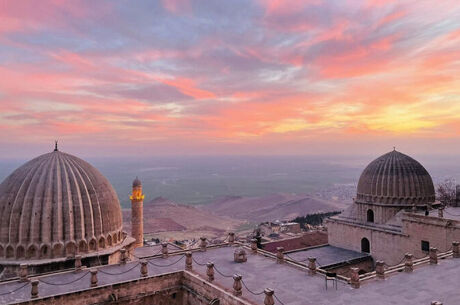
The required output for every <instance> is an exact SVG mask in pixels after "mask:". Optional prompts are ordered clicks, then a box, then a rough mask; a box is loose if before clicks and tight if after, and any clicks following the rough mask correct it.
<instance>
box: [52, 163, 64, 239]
mask: <svg viewBox="0 0 460 305" xmlns="http://www.w3.org/2000/svg"><path fill="white" fill-rule="evenodd" d="M54 162H55V167H54V177H53V178H54V179H53V192H52V194H53V195H52V196H53V202H52V210H53V212H52V215H53V217H52V221H51V232H52V241H53V242H60V241H62V240H64V236H65V232H64V231H65V229H64V226H63V215H62V210H63V205H62V203H63V202H64V201H63V197H62V188H63V184H62V178H61V177H62V172H61V162H60V161H59V157H58V155H57V154H56V155H55V156H54Z"/></svg>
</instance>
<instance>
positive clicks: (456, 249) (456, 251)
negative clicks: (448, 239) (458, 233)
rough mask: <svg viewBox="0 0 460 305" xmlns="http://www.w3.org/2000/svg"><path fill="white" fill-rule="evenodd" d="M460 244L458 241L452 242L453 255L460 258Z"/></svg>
mask: <svg viewBox="0 0 460 305" xmlns="http://www.w3.org/2000/svg"><path fill="white" fill-rule="evenodd" d="M459 244H460V243H459V242H458V241H453V242H452V256H453V257H454V258H459V257H460V249H459Z"/></svg>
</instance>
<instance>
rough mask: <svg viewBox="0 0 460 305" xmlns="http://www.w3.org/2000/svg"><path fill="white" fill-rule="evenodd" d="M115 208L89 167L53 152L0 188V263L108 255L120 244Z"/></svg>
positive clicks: (106, 184)
mask: <svg viewBox="0 0 460 305" xmlns="http://www.w3.org/2000/svg"><path fill="white" fill-rule="evenodd" d="M122 238H123V233H122V215H121V207H120V202H119V201H118V197H117V194H116V193H115V191H114V189H113V187H112V185H111V184H110V182H109V181H108V180H107V179H106V178H105V177H104V176H103V175H102V174H101V173H100V172H99V171H98V170H97V169H96V168H94V167H93V166H91V165H90V164H89V163H87V162H85V161H83V160H82V159H79V158H77V157H74V156H72V155H69V154H66V153H63V152H60V151H58V150H57V148H56V150H55V151H54V152H51V153H48V154H44V155H42V156H39V157H37V158H35V159H33V160H31V161H29V162H27V163H26V164H24V165H23V166H21V167H19V168H18V169H16V170H15V171H14V172H13V173H12V174H11V175H10V176H9V177H7V178H6V179H5V180H4V181H3V183H2V184H0V259H12V260H21V259H45V258H48V259H50V258H62V257H69V256H73V255H75V254H76V253H79V254H84V253H92V252H97V251H101V250H103V249H107V250H109V249H110V248H112V247H115V246H117V245H118V244H120V243H121V242H122Z"/></svg>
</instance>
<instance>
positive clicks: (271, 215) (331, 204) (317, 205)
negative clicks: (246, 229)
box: [202, 194, 348, 223]
mask: <svg viewBox="0 0 460 305" xmlns="http://www.w3.org/2000/svg"><path fill="white" fill-rule="evenodd" d="M347 206H348V205H347V204H346V203H343V202H340V201H330V200H324V199H318V198H314V197H310V196H306V195H292V194H273V195H269V196H262V197H239V196H229V197H224V198H222V199H219V200H217V201H215V202H213V203H211V204H207V205H204V206H202V209H203V210H205V211H212V212H213V213H215V214H217V215H220V216H226V217H230V218H234V219H241V220H247V221H249V222H252V223H258V222H264V221H275V220H292V219H294V218H296V217H297V216H305V215H307V214H313V213H318V212H332V211H341V210H343V209H344V208H346V207H347Z"/></svg>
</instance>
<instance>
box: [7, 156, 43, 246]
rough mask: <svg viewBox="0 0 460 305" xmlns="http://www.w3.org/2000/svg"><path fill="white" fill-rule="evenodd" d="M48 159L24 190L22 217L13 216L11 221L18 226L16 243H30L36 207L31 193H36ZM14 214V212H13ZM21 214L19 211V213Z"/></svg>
mask: <svg viewBox="0 0 460 305" xmlns="http://www.w3.org/2000/svg"><path fill="white" fill-rule="evenodd" d="M47 161H48V160H47V159H46V158H44V160H43V161H42V162H41V163H40V165H39V166H38V167H37V169H36V170H35V172H34V174H33V175H32V177H31V178H30V180H29V183H28V184H27V188H24V196H23V197H22V198H21V201H22V205H21V206H20V208H21V212H20V215H17V217H14V216H15V215H12V216H13V218H12V219H11V221H12V224H16V225H17V234H18V236H17V239H16V240H15V242H18V243H23V244H26V245H27V244H28V241H31V240H30V235H29V233H30V231H29V230H30V225H31V217H32V215H33V206H34V201H35V200H34V198H35V196H34V194H33V193H31V192H34V191H35V190H36V187H37V179H39V178H40V176H41V175H42V174H43V173H42V169H43V166H44V165H45V163H47ZM13 212H14V211H13ZM18 212H19V211H18Z"/></svg>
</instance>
